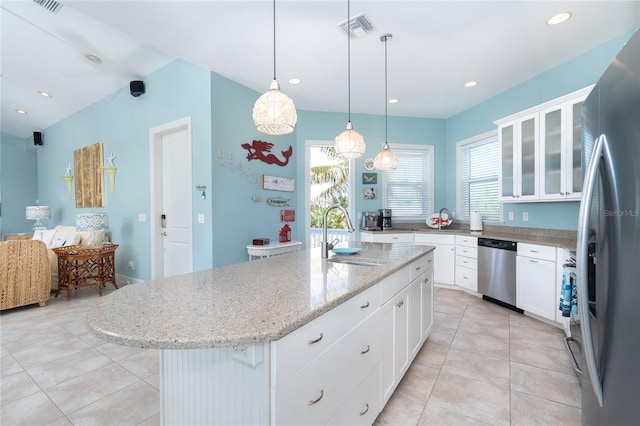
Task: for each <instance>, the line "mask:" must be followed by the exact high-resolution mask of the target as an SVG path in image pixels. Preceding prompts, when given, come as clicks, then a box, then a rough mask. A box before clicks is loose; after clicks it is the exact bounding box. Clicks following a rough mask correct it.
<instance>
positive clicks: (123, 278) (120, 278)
mask: <svg viewBox="0 0 640 426" xmlns="http://www.w3.org/2000/svg"><path fill="white" fill-rule="evenodd" d="M143 281H144V280H141V279H138V278H133V277H129V276H127V275H122V274H118V273H116V282H117V283H118V287H122V286H123V285H128V284H135V283H141V282H143Z"/></svg>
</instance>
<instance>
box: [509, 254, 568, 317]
mask: <svg viewBox="0 0 640 426" xmlns="http://www.w3.org/2000/svg"><path fill="white" fill-rule="evenodd" d="M557 294H558V293H557V291H556V248H555V247H549V246H540V245H534V244H526V243H518V255H517V257H516V306H517V307H518V308H520V309H523V310H525V311H527V312H530V313H532V314H536V315H539V316H541V317H543V318H547V319H549V320H552V321H555V320H556V309H557V308H558V306H557V304H558V300H557Z"/></svg>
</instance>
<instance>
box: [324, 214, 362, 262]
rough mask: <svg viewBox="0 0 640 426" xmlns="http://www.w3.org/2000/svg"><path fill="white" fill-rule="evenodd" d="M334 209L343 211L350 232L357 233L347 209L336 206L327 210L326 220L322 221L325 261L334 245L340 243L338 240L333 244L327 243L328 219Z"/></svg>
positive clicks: (332, 242)
mask: <svg viewBox="0 0 640 426" xmlns="http://www.w3.org/2000/svg"><path fill="white" fill-rule="evenodd" d="M333 209H340V210H342V212H343V213H344V217H345V218H347V228H348V229H349V232H354V231H355V228H354V227H353V224H352V223H351V218H350V217H349V212H347V209H345V208H344V207H342V206H339V205H335V206H331V207H329V208H327V210H325V211H324V219H323V221H322V257H323V258H324V259H326V258H328V257H329V250H331V249H332V248H333V247H334V244H336V243H337V242H339V241H340V240H338V239H337V238H336V239H335V240H333V241H331V242H328V241H327V217H328V216H329V212H330V211H331V210H333Z"/></svg>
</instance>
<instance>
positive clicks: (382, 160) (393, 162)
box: [373, 142, 398, 171]
mask: <svg viewBox="0 0 640 426" xmlns="http://www.w3.org/2000/svg"><path fill="white" fill-rule="evenodd" d="M373 167H375V168H376V169H377V170H383V171H385V170H386V171H388V170H395V169H396V167H398V157H396V154H394V153H393V151H391V149H389V144H388V143H387V142H385V143H384V146H383V147H382V151H380V152H379V153H378V155H376V158H375V160H373Z"/></svg>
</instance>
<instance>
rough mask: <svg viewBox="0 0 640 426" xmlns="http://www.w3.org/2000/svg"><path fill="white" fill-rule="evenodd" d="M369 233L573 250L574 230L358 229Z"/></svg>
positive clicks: (456, 226) (465, 226)
mask: <svg viewBox="0 0 640 426" xmlns="http://www.w3.org/2000/svg"><path fill="white" fill-rule="evenodd" d="M360 232H371V233H388V234H390V233H420V234H423V233H424V234H442V235H468V236H472V237H479V238H492V239H495V240H507V241H516V242H519V243H529V244H540V245H545V246H553V247H561V248H566V249H568V250H575V248H576V241H577V234H576V231H567V230H561V229H546V228H522V227H511V226H491V225H488V226H487V225H485V226H484V230H483V231H482V232H471V231H470V230H469V224H468V223H467V224H465V223H455V222H454V223H453V224H452V225H451V226H450V227H447V228H444V229H443V230H438V229H433V228H429V227H427V226H426V225H425V224H416V223H401V224H398V225H395V224H394V229H392V230H389V231H360Z"/></svg>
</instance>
